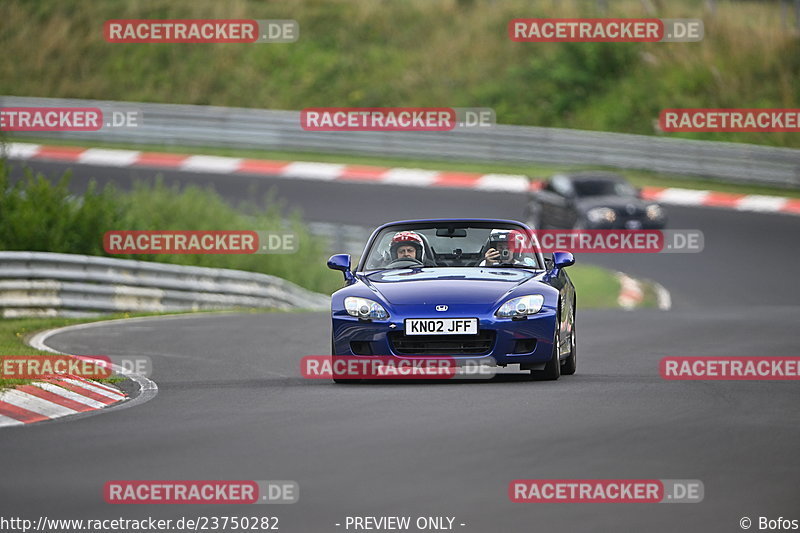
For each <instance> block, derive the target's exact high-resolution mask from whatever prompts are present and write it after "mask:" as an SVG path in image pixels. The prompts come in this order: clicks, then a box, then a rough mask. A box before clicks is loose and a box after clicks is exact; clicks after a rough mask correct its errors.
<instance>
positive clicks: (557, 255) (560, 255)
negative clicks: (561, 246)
mask: <svg viewBox="0 0 800 533" xmlns="http://www.w3.org/2000/svg"><path fill="white" fill-rule="evenodd" d="M553 262H554V263H555V265H556V268H566V267H568V266H571V265H574V264H575V257H574V256H573V255H572V254H571V253H569V252H553Z"/></svg>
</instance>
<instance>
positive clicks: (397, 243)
mask: <svg viewBox="0 0 800 533" xmlns="http://www.w3.org/2000/svg"><path fill="white" fill-rule="evenodd" d="M423 250H424V248H423V246H422V237H420V236H419V235H418V234H417V233H416V232H413V231H399V232H397V233H395V234H394V237H392V243H391V245H390V247H389V254H390V256H391V260H392V261H396V260H398V259H416V260H417V261H419V262H422V257H423V255H424V251H423Z"/></svg>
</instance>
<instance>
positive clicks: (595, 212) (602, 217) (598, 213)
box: [586, 207, 617, 224]
mask: <svg viewBox="0 0 800 533" xmlns="http://www.w3.org/2000/svg"><path fill="white" fill-rule="evenodd" d="M586 218H588V219H589V222H592V223H594V224H597V223H599V222H614V221H615V220H617V213H615V212H614V210H613V209H611V208H609V207H595V208H592V209H589V210H588V211H587V212H586Z"/></svg>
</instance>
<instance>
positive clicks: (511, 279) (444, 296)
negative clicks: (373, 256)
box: [360, 267, 545, 305]
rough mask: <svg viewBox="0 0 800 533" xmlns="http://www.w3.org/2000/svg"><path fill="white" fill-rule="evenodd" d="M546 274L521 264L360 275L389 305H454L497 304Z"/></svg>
mask: <svg viewBox="0 0 800 533" xmlns="http://www.w3.org/2000/svg"><path fill="white" fill-rule="evenodd" d="M544 274H545V273H544V272H543V271H532V270H527V269H521V268H494V267H492V268H480V267H475V268H438V267H437V268H430V267H429V268H413V269H409V268H406V269H397V270H381V271H378V272H371V273H369V274H366V275H361V276H360V278H361V280H362V281H363V282H364V283H365V284H367V285H368V286H369V287H370V288H372V289H373V290H374V291H375V292H377V293H378V294H379V295H380V296H381V297H382V299H383V300H384V301H385V302H386V303H388V304H390V305H414V304H447V305H451V304H476V303H477V304H488V303H492V304H494V303H496V302H498V301H499V300H500V299H501V298H503V297H504V296H505V295H506V294H508V293H509V292H510V291H512V290H514V289H515V288H517V287H518V286H520V285H521V284H523V283H526V282H528V281H531V280H536V281H538V280H539V279H540V278H541V277H542V276H544ZM536 285H537V286H538V285H539V284H538V283H536ZM543 286H544V284H543V285H542V286H541V287H543ZM536 288H539V287H536ZM534 290H535V289H534Z"/></svg>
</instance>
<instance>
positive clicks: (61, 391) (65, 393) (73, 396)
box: [33, 381, 106, 409]
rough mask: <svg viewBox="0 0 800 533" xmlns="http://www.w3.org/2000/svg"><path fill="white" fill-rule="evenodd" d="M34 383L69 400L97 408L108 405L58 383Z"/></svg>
mask: <svg viewBox="0 0 800 533" xmlns="http://www.w3.org/2000/svg"><path fill="white" fill-rule="evenodd" d="M33 385H35V386H37V387H39V388H40V389H44V390H46V391H47V392H52V393H53V394H58V395H59V396H61V397H63V398H66V399H68V400H72V401H74V402H78V403H82V404H84V405H88V406H89V407H94V408H95V409H102V408H103V407H105V406H106V404H104V403H102V402H98V401H97V400H92V399H91V398H88V397H86V396H82V395H80V394H78V393H76V392H72V391H71V390H67V389H65V388H63V387H59V386H58V385H53V384H52V383H45V382H43V381H37V382H36V383H33Z"/></svg>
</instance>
